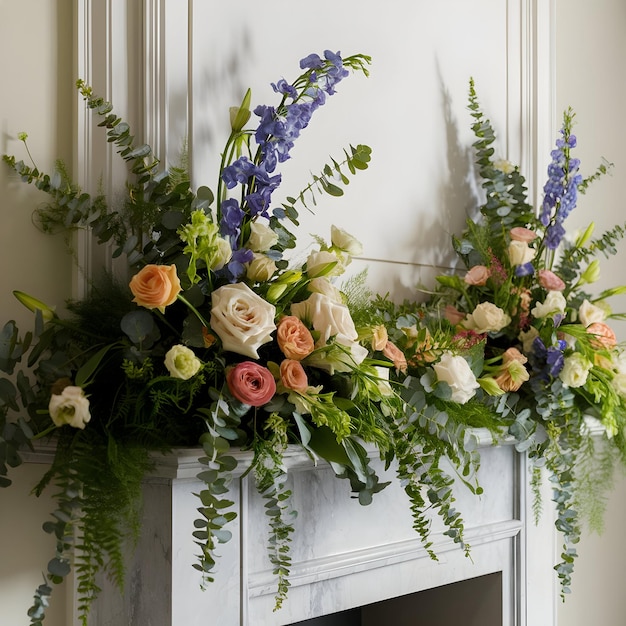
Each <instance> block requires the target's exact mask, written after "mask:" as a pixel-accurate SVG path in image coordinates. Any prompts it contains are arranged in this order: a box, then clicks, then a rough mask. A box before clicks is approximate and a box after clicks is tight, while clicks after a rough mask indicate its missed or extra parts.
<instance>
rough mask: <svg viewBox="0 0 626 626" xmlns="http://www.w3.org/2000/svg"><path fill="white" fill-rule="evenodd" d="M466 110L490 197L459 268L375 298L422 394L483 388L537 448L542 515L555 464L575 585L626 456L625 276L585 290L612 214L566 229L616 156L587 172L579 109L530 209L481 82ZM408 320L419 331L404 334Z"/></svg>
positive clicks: (462, 246)
mask: <svg viewBox="0 0 626 626" xmlns="http://www.w3.org/2000/svg"><path fill="white" fill-rule="evenodd" d="M469 109H470V112H471V115H472V116H473V118H474V123H473V125H472V130H473V132H474V134H475V137H476V141H475V143H474V149H475V153H476V164H477V169H478V174H479V175H480V178H481V179H482V190H483V193H484V200H483V201H484V203H483V204H482V205H481V206H480V207H479V208H478V215H476V216H474V215H472V216H471V217H470V218H469V219H468V220H467V228H466V230H465V231H464V232H463V233H462V234H461V235H460V236H454V237H453V239H452V244H453V248H454V252H455V253H456V255H457V258H458V259H459V261H460V262H461V263H462V265H463V269H461V270H459V271H458V272H456V273H453V274H447V275H443V276H439V277H438V278H437V282H438V288H437V289H436V290H435V291H434V292H432V291H429V296H430V297H429V298H428V301H427V302H426V303H425V304H415V303H408V304H407V303H405V305H404V306H403V307H396V306H390V305H389V303H388V302H387V301H386V300H381V301H380V303H379V308H380V310H381V311H385V312H386V315H387V319H388V320H394V319H395V320H396V323H395V326H396V331H395V333H394V335H393V337H392V338H393V341H394V342H395V343H396V344H397V345H398V346H399V347H400V348H401V349H402V351H403V353H404V355H405V357H406V359H407V362H408V364H409V368H408V372H409V374H412V375H413V376H414V377H415V378H419V380H420V385H421V387H422V389H423V393H424V395H425V397H427V398H429V399H427V402H429V403H431V404H435V405H436V404H437V403H439V404H440V405H442V403H443V404H445V403H446V402H448V401H450V400H451V401H452V402H453V403H459V404H461V405H464V406H468V405H466V404H465V403H470V402H471V401H473V400H476V399H477V398H478V399H479V400H480V402H481V403H482V404H484V405H486V406H488V407H492V408H493V409H494V410H496V411H497V413H498V414H499V415H500V416H501V417H502V419H503V421H502V423H503V424H505V425H506V430H505V431H504V432H508V433H509V434H510V435H512V436H513V437H514V438H515V440H516V442H517V448H518V450H520V451H526V452H527V453H528V455H529V457H530V458H531V459H533V460H534V474H533V486H534V488H535V514H536V515H539V513H540V511H541V505H542V503H541V499H540V494H539V488H538V487H539V485H540V479H541V476H540V474H541V468H542V467H545V468H546V469H547V471H548V474H549V479H550V481H551V484H552V486H553V493H554V496H553V500H554V503H555V506H556V514H557V517H556V527H557V529H558V531H559V532H560V533H561V534H562V537H563V550H562V553H561V561H560V562H559V563H558V564H557V565H556V566H555V569H556V571H557V572H558V576H559V579H560V582H561V590H562V593H568V592H569V591H570V588H569V585H570V583H571V575H572V571H573V563H574V560H575V557H576V549H575V545H576V543H577V542H578V541H579V539H580V535H581V530H582V524H583V521H584V520H586V521H587V522H588V523H589V525H590V527H591V528H592V529H593V530H601V527H602V513H603V511H604V505H605V502H606V494H607V491H608V489H609V488H610V486H611V479H612V475H613V467H614V464H615V462H616V461H621V462H622V463H623V462H624V461H626V439H625V430H624V428H625V427H626V386H625V383H626V377H625V374H626V367H625V363H626V361H625V358H626V354H625V353H624V350H623V348H622V347H621V346H620V345H618V343H617V340H616V337H615V333H614V331H613V330H612V328H611V326H610V321H611V320H612V319H620V318H623V317H624V316H623V314H618V313H614V312H613V311H612V309H611V307H610V304H609V300H610V298H611V297H613V296H615V295H618V294H623V293H625V292H626V287H623V286H621V287H615V288H610V289H606V290H604V291H602V292H601V293H600V294H597V295H592V294H591V293H589V291H588V288H589V285H590V284H592V283H594V282H595V281H596V280H597V279H598V277H599V271H600V269H599V259H597V258H596V257H597V255H598V254H599V253H603V254H604V255H605V256H607V257H608V256H609V255H611V254H615V253H616V247H615V245H616V243H617V241H619V240H620V239H622V238H623V237H624V235H625V234H626V231H625V230H624V228H623V227H622V226H619V225H618V226H616V227H615V228H614V229H612V230H610V231H608V232H606V233H604V234H603V235H601V236H600V237H598V238H593V231H594V225H593V223H592V224H590V225H589V227H588V228H586V229H585V230H584V231H583V232H579V233H576V234H575V235H574V236H572V237H568V236H567V233H566V230H565V226H564V223H565V220H566V218H567V217H568V215H569V214H570V213H571V211H572V210H573V209H574V208H575V207H576V203H577V197H578V194H580V193H584V192H585V191H586V189H587V187H588V186H589V185H590V184H591V183H592V182H593V181H595V180H596V179H598V178H600V177H601V176H602V175H604V174H606V173H607V171H608V170H609V169H610V167H611V164H609V163H606V162H603V163H601V165H600V166H599V167H598V168H597V169H596V171H595V172H594V173H593V174H592V175H590V176H589V177H586V178H584V177H583V176H582V174H580V172H579V168H580V161H579V159H577V158H575V157H574V156H573V151H574V149H575V147H576V137H575V135H574V134H573V133H572V127H573V123H574V113H573V112H572V111H571V110H567V111H565V113H564V116H563V125H562V128H561V130H560V136H559V138H558V140H557V142H556V146H555V148H554V149H553V151H552V152H551V162H550V164H549V166H548V180H547V182H546V183H545V186H544V188H543V202H542V204H541V206H540V207H539V210H538V211H535V209H534V208H533V207H532V206H531V205H530V204H529V202H528V199H527V190H526V187H525V180H524V177H523V176H522V174H521V173H520V171H519V168H518V167H517V166H514V165H513V164H511V163H510V162H508V161H506V160H501V159H500V160H499V159H495V158H494V153H495V150H494V147H493V145H492V144H493V143H494V141H495V138H496V137H495V133H494V131H493V128H492V127H491V124H490V122H489V120H488V119H487V118H486V117H485V116H484V114H483V113H482V111H481V109H480V106H479V103H478V99H477V95H476V91H475V87H474V83H473V81H470V90H469ZM413 321H415V322H416V323H417V324H418V326H421V331H420V333H419V334H417V335H415V334H414V333H413V334H411V333H409V334H407V333H406V332H402V329H403V328H406V327H411V324H412V322H413ZM449 406H450V405H449V404H448V410H449ZM472 410H474V409H473V407H472Z"/></svg>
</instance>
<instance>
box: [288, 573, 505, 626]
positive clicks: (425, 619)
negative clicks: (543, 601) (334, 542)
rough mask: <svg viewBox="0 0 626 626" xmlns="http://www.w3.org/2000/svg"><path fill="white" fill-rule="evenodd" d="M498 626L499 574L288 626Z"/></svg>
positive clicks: (499, 625)
mask: <svg viewBox="0 0 626 626" xmlns="http://www.w3.org/2000/svg"><path fill="white" fill-rule="evenodd" d="M391 623H393V625H394V626H451V625H452V624H458V625H459V626H461V625H462V626H502V574H501V572H497V573H495V574H487V575H486V576H479V577H477V578H470V579H468V580H463V581H461V582H458V583H453V584H450V585H443V586H441V587H435V588H434V589H427V590H426V591H420V592H418V593H412V594H409V595H405V596H401V597H399V598H390V599H389V600H383V601H382V602H376V603H374V604H368V605H364V606H362V607H358V608H356V609H351V610H348V611H341V612H339V613H332V614H331V615H324V616H322V617H316V618H313V619H307V620H304V621H302V622H297V623H295V624H292V626H388V625H389V624H391Z"/></svg>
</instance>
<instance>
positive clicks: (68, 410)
mask: <svg viewBox="0 0 626 626" xmlns="http://www.w3.org/2000/svg"><path fill="white" fill-rule="evenodd" d="M48 411H49V412H50V418H51V419H52V421H53V422H54V425H55V426H63V425H65V424H67V425H69V426H73V427H74V428H80V429H83V428H85V424H86V423H87V422H88V421H89V420H90V419H91V413H90V412H89V400H88V399H87V397H86V396H85V393H84V392H83V389H82V387H74V386H72V385H68V386H67V387H65V389H63V391H62V392H61V393H60V394H56V393H55V394H52V396H50V402H49V403H48Z"/></svg>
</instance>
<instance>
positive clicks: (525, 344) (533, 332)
mask: <svg viewBox="0 0 626 626" xmlns="http://www.w3.org/2000/svg"><path fill="white" fill-rule="evenodd" d="M537 337H539V331H538V330H537V329H536V328H535V327H534V326H531V327H530V328H529V329H528V330H522V331H520V333H519V335H518V336H517V338H518V339H519V340H520V341H521V342H522V351H523V352H525V353H526V354H528V353H529V352H533V342H534V341H535V339H536V338H537Z"/></svg>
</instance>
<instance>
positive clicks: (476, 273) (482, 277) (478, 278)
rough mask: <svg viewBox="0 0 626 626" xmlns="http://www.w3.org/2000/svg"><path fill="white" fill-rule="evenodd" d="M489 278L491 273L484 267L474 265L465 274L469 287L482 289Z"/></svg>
mask: <svg viewBox="0 0 626 626" xmlns="http://www.w3.org/2000/svg"><path fill="white" fill-rule="evenodd" d="M489 276H491V272H490V271H489V269H488V268H486V267H485V266H484V265H474V267H472V268H470V269H469V270H468V272H467V274H465V282H466V283H467V284H468V285H475V286H477V287H482V286H483V285H484V284H485V283H486V282H487V279H488V278H489Z"/></svg>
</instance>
